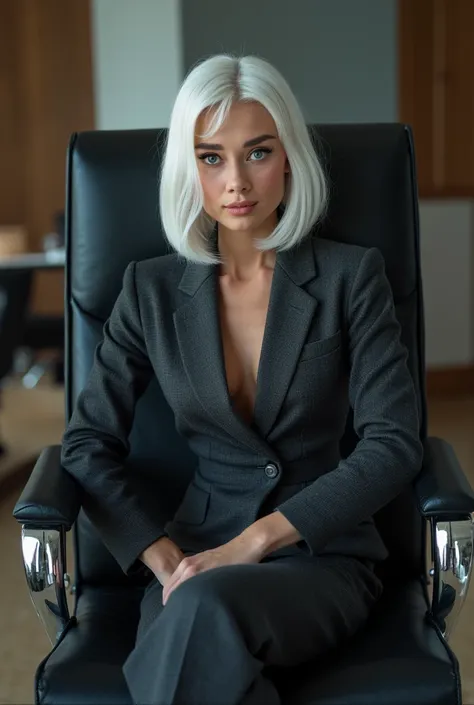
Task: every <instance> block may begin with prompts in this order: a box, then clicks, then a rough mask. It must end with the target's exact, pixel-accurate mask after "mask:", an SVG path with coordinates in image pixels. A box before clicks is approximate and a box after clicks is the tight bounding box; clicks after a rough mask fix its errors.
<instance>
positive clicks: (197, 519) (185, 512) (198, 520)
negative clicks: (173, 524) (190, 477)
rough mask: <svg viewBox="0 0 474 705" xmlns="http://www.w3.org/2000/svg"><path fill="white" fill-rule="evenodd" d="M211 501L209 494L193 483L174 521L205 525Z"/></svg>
mask: <svg viewBox="0 0 474 705" xmlns="http://www.w3.org/2000/svg"><path fill="white" fill-rule="evenodd" d="M209 499H210V494H209V492H206V490H203V489H201V488H200V487H197V486H196V485H195V484H194V483H193V482H191V484H190V485H189V486H188V488H187V490H186V492H185V494H184V497H183V500H182V502H181V504H180V505H179V507H178V510H177V512H176V514H175V516H174V521H177V522H179V523H181V524H193V525H194V526H198V525H199V524H203V523H204V521H205V519H206V516H207V510H208V507H209Z"/></svg>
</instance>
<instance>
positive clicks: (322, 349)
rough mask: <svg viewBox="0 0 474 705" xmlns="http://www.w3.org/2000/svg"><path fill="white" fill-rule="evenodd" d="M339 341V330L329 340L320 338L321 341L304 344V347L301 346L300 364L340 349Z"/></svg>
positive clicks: (340, 336)
mask: <svg viewBox="0 0 474 705" xmlns="http://www.w3.org/2000/svg"><path fill="white" fill-rule="evenodd" d="M341 339H342V334H341V331H340V330H339V331H337V333H335V334H334V335H331V336H330V337H329V338H322V339H321V340H313V341H311V342H310V343H306V345H303V349H302V351H301V355H300V362H304V361H305V360H312V359H313V358H315V357H322V355H327V354H328V353H331V352H334V351H335V350H338V348H340V347H341Z"/></svg>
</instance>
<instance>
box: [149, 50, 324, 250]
mask: <svg viewBox="0 0 474 705" xmlns="http://www.w3.org/2000/svg"><path fill="white" fill-rule="evenodd" d="M242 101H244V102H250V101H255V102H258V103H260V104H261V105H263V106H264V108H266V110H268V112H269V113H270V115H271V116H272V118H273V120H274V122H275V125H276V128H277V131H278V137H279V139H280V141H281V143H282V145H283V148H284V150H285V152H286V154H287V157H288V162H289V167H290V174H287V175H286V179H287V182H286V188H285V195H284V198H283V202H282V204H281V206H282V210H283V213H282V215H281V217H280V219H279V221H278V224H277V225H276V227H275V229H274V231H273V232H272V234H271V235H270V236H268V237H266V238H264V239H255V247H256V248H257V249H259V250H270V249H273V248H275V249H276V250H277V251H278V250H286V249H289V248H291V247H293V246H295V245H297V244H298V243H299V242H300V241H301V240H302V239H303V238H304V237H305V236H306V235H308V234H309V232H310V231H311V229H312V228H313V226H314V225H315V224H316V222H317V221H318V219H319V218H320V217H321V215H322V214H323V212H324V210H325V206H326V201H327V186H326V181H325V178H324V173H323V169H322V167H321V164H320V162H319V159H318V156H317V154H316V151H315V147H314V144H313V141H312V136H311V134H310V132H309V130H308V127H307V126H306V123H305V120H304V117H303V114H302V111H301V109H300V106H299V105H298V102H297V100H296V98H295V96H294V94H293V92H292V90H291V88H290V87H289V85H288V83H287V82H286V80H285V79H284V78H283V76H282V75H281V74H280V73H279V72H278V71H277V70H276V69H275V68H274V67H273V66H272V65H271V64H269V63H268V62H267V61H265V60H263V59H261V58H259V57H256V56H243V57H235V56H232V55H230V54H218V55H216V56H212V57H210V58H208V59H206V60H204V61H202V62H201V63H199V64H198V65H197V66H195V67H194V68H193V69H192V70H191V72H190V73H189V74H188V76H187V77H186V79H185V80H184V82H183V84H182V86H181V88H180V90H179V93H178V95H177V97H176V101H175V103H174V106H173V110H172V113H171V119H170V126H169V130H168V134H167V139H166V146H165V154H164V158H163V162H162V167H161V174H160V214H161V220H162V224H163V229H164V232H165V235H166V238H167V240H168V241H169V243H170V244H171V246H172V247H173V248H174V249H175V250H176V251H177V252H178V253H179V254H181V255H182V256H184V257H185V258H186V259H188V260H193V261H195V262H200V263H202V264H207V263H209V264H217V263H219V262H220V261H221V259H220V257H219V256H218V253H217V252H215V251H213V249H212V247H211V244H210V239H211V235H212V233H213V231H214V230H215V225H216V221H215V220H214V219H212V218H211V217H210V216H209V215H208V214H207V213H206V212H205V211H204V208H203V202H204V197H203V191H202V187H201V183H200V179H199V172H198V168H197V164H196V158H195V153H194V132H195V126H196V121H197V119H198V118H199V116H200V115H201V113H202V112H203V111H204V110H207V109H210V108H213V107H215V108H216V112H215V115H214V118H213V120H212V123H211V125H210V128H209V130H208V132H207V133H206V134H205V135H202V137H205V138H207V137H210V136H211V135H212V134H214V133H215V132H217V130H219V129H220V127H221V125H222V124H223V123H224V121H225V119H226V116H227V114H228V112H229V109H230V108H231V106H232V104H233V103H235V102H242ZM313 137H314V135H313Z"/></svg>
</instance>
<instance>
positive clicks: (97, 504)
mask: <svg viewBox="0 0 474 705" xmlns="http://www.w3.org/2000/svg"><path fill="white" fill-rule="evenodd" d="M135 266H136V263H135V262H132V263H130V264H129V265H128V266H127V269H126V271H125V274H124V277H123V287H122V290H121V292H120V294H119V296H118V299H117V301H116V303H115V305H114V308H113V310H112V313H111V315H110V318H109V319H108V320H107V322H106V323H105V325H104V329H103V333H104V335H103V340H102V342H101V343H100V344H99V345H98V346H97V348H96V350H95V354H94V361H93V365H92V369H91V372H90V374H89V377H88V380H87V383H86V384H85V386H84V388H83V390H82V391H81V393H80V394H79V396H78V399H77V403H76V406H75V409H74V412H73V414H72V416H71V419H70V422H69V424H68V426H67V428H66V431H65V433H64V436H63V442H62V453H61V461H62V464H63V467H64V468H65V470H66V471H67V472H69V473H70V474H71V475H72V476H73V477H74V478H75V479H76V481H77V482H78V483H79V485H80V486H81V487H82V488H83V490H84V499H83V509H84V511H85V513H86V515H87V516H88V517H89V519H90V520H91V521H92V523H93V525H94V526H95V528H96V529H97V530H98V532H99V535H100V536H101V539H102V540H103V542H104V544H105V545H106V547H107V548H108V549H109V551H110V552H111V553H112V555H113V556H114V557H115V559H116V560H117V562H118V563H119V565H120V566H121V568H122V570H123V571H124V572H125V573H128V572H134V571H135V570H136V569H137V568H144V566H143V564H142V563H141V562H139V561H138V557H139V555H140V554H141V552H142V551H143V550H144V549H145V548H147V547H148V546H149V545H150V544H152V543H153V542H154V541H156V540H157V539H158V538H160V537H161V536H164V535H165V532H164V531H163V528H162V527H161V526H160V525H159V523H158V522H157V520H156V519H155V518H154V517H153V516H150V511H149V510H147V509H146V508H145V506H144V504H143V502H142V501H141V499H140V497H139V496H138V495H137V494H136V493H135V492H134V489H133V484H132V478H131V477H129V476H128V474H127V470H126V466H125V462H126V459H127V456H128V454H129V452H130V445H129V440H128V437H129V434H130V431H131V428H132V424H133V419H134V412H135V405H136V403H137V401H138V399H139V398H140V396H141V395H142V394H143V393H144V391H145V389H146V387H147V386H148V384H149V382H150V380H151V377H152V374H153V371H152V366H151V363H150V360H149V358H148V356H147V351H146V346H145V343H144V338H143V333H142V327H141V321H140V311H139V305H138V298H137V293H136V288H135Z"/></svg>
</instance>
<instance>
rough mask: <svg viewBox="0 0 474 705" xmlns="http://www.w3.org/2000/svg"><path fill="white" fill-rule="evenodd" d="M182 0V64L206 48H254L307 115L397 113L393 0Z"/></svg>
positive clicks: (341, 118)
mask: <svg viewBox="0 0 474 705" xmlns="http://www.w3.org/2000/svg"><path fill="white" fill-rule="evenodd" d="M181 1H182V8H183V20H182V21H183V38H184V40H183V42H184V43H183V49H184V66H185V70H186V71H187V70H189V68H190V67H191V66H192V65H193V64H194V63H195V62H196V61H197V60H198V59H201V58H203V57H204V56H207V55H209V54H214V53H218V52H222V51H228V52H233V53H237V54H242V53H246V54H258V55H259V56H261V57H263V58H265V59H267V60H268V61H270V62H271V63H273V64H274V65H275V66H276V67H277V68H278V69H279V70H280V71H281V72H282V73H283V75H284V76H285V78H286V79H287V80H288V82H289V83H290V85H291V87H292V90H293V91H294V92H295V94H296V97H297V98H298V100H299V102H300V104H301V107H302V109H303V112H304V115H305V118H306V120H307V121H308V122H313V121H314V122H320V123H321V122H365V121H369V122H377V121H379V122H384V121H390V120H392V119H393V116H394V115H395V114H396V109H397V86H396V72H397V41H396V35H395V31H394V28H395V26H396V20H397V0H239V2H234V3H231V2H227V3H225V2H224V0H181ZM224 6H225V12H223V10H222V8H223V7H224Z"/></svg>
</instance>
